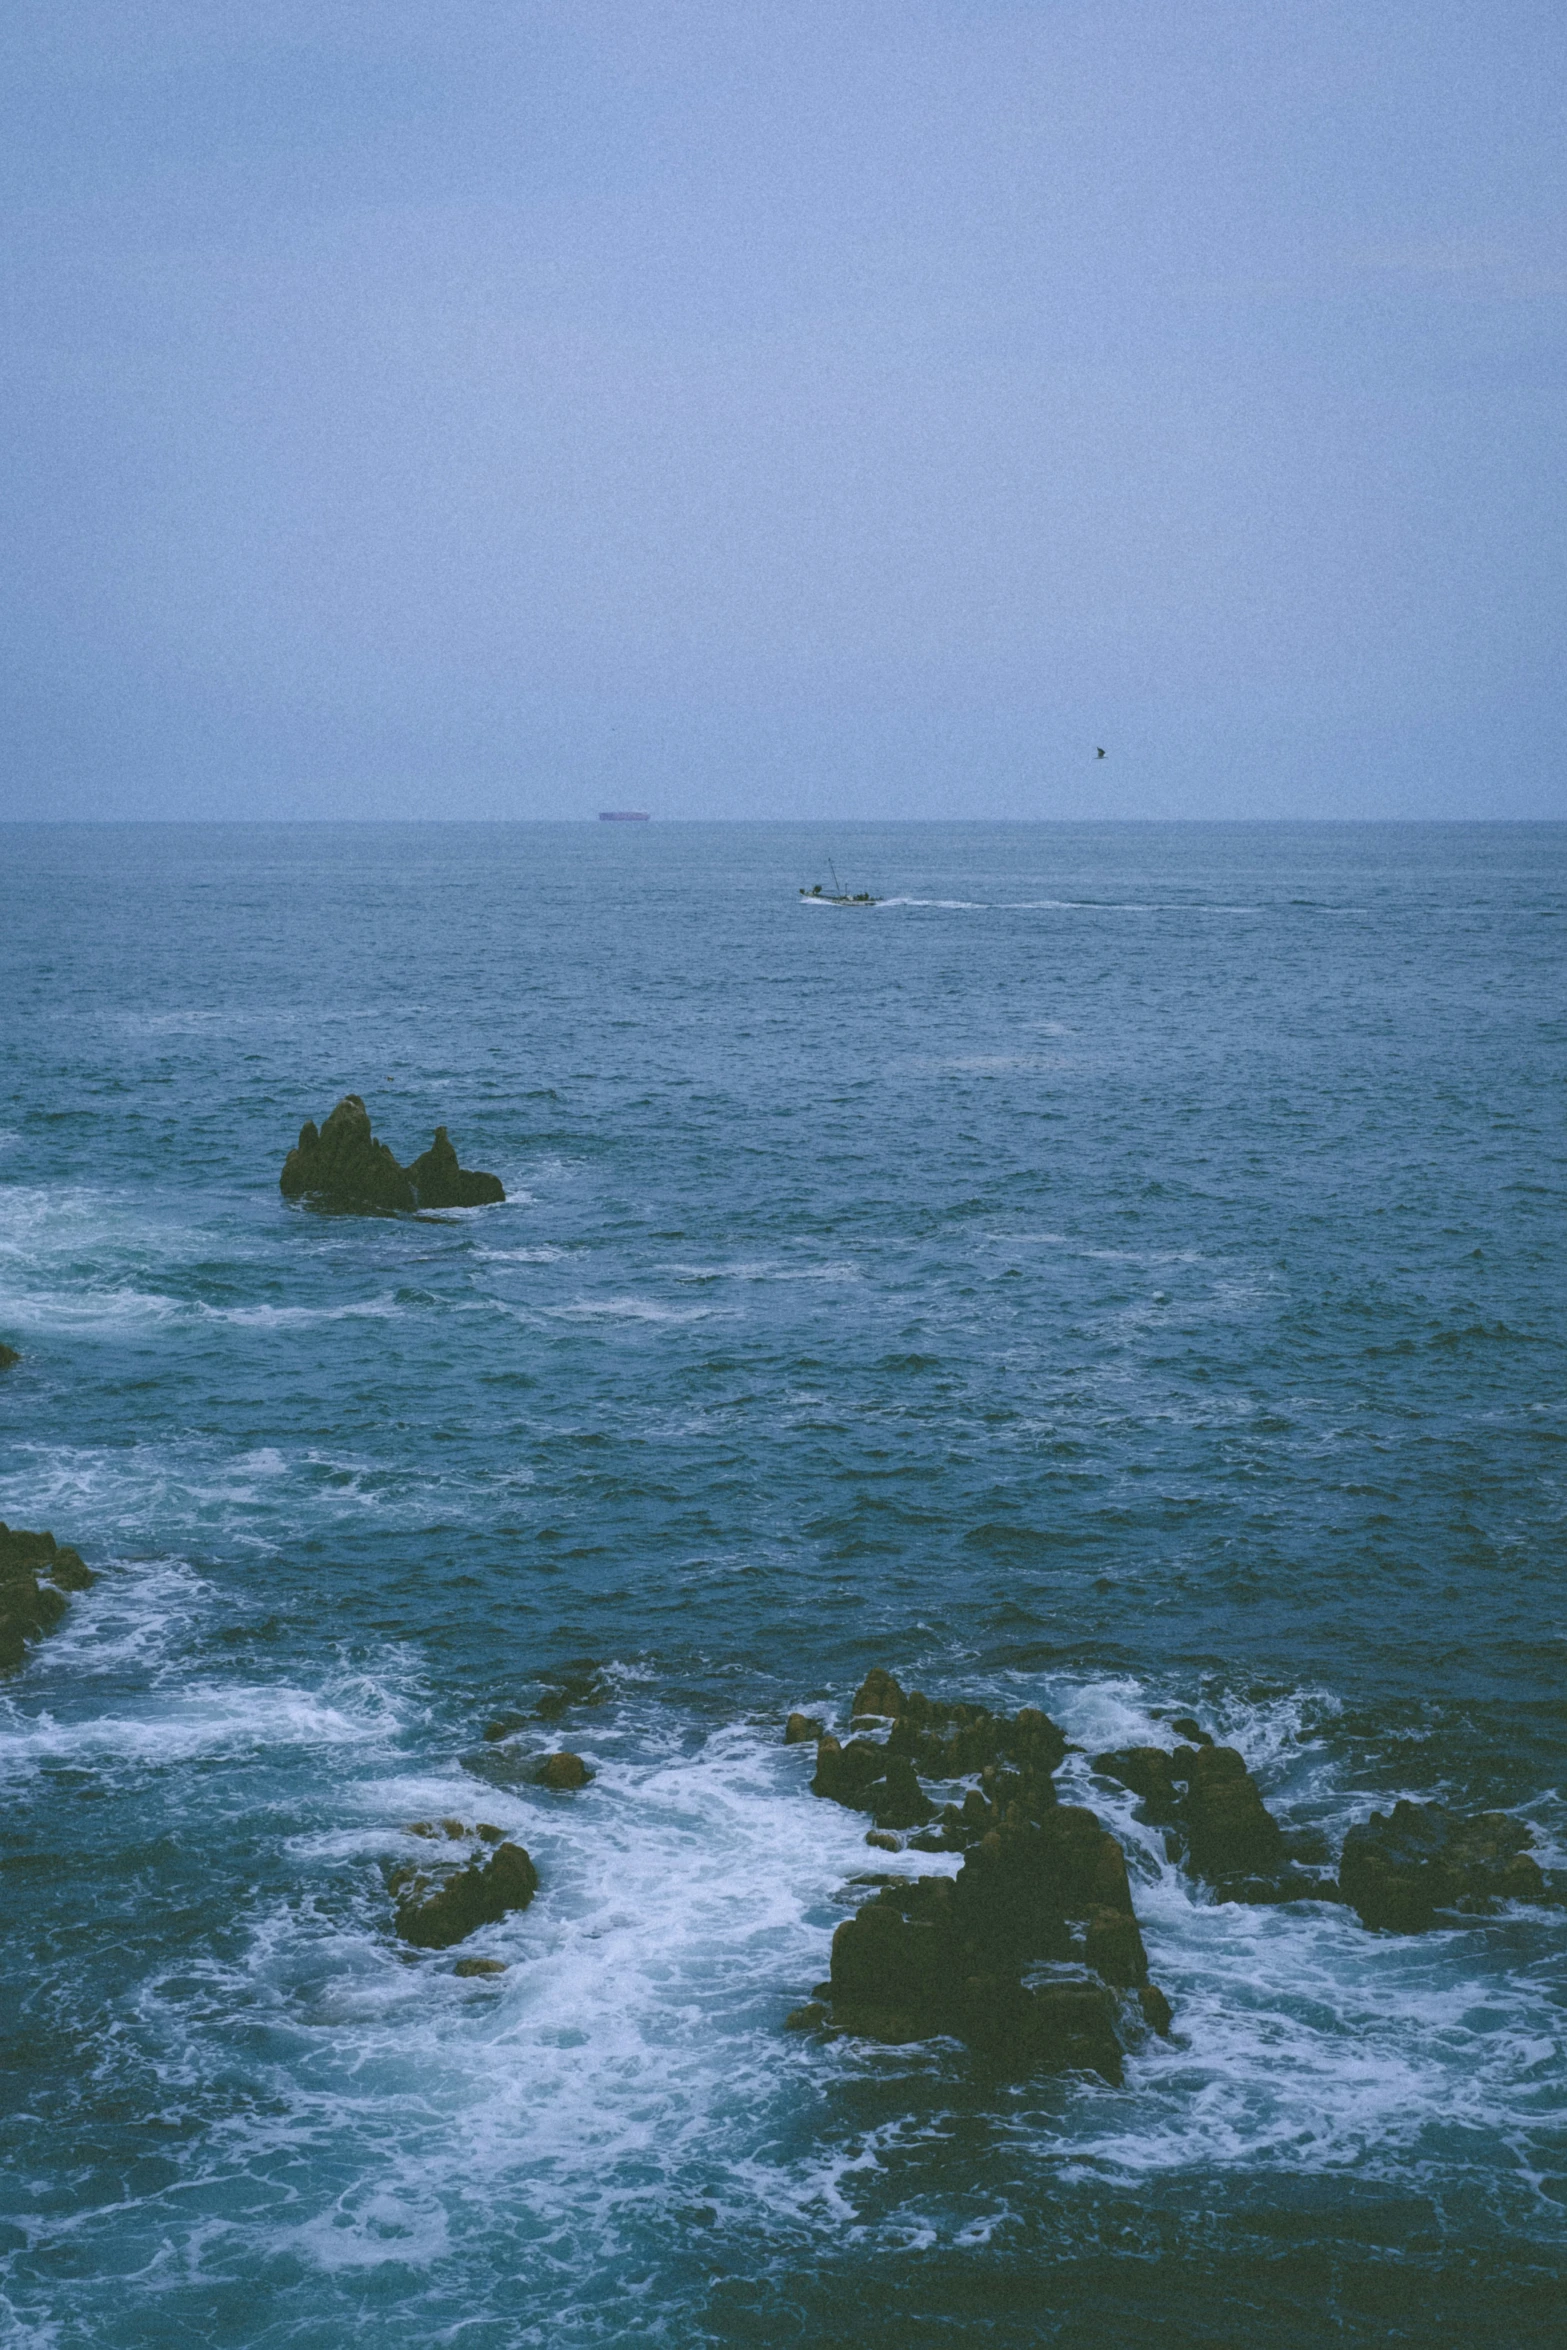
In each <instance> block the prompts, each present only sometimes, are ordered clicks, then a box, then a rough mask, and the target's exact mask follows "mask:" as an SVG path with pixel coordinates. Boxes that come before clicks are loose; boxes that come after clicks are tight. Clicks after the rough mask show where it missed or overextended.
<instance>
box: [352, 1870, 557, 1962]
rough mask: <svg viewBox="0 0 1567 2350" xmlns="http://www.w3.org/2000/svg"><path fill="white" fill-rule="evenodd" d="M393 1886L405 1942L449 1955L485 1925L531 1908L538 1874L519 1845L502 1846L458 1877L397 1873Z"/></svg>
mask: <svg viewBox="0 0 1567 2350" xmlns="http://www.w3.org/2000/svg"><path fill="white" fill-rule="evenodd" d="M388 1884H389V1886H390V1889H391V1891H392V1892H393V1894H394V1895H395V1896H396V1899H397V1931H398V1932H399V1934H401V1936H402V1938H403V1940H404V1941H405V1942H411V1943H413V1944H414V1946H415V1948H416V1949H419V1950H447V1949H449V1948H450V1947H451V1945H452V1943H454V1942H461V1941H464V1940H465V1939H466V1938H467V1936H468V1935H470V1934H472V1933H474V1932H476V1931H477V1929H478V1928H479V1927H480V1926H493V1925H497V1924H498V1923H499V1922H500V1920H501V1919H502V1918H503V1917H507V1916H509V1915H510V1913H511V1912H512V1911H513V1910H518V1909H526V1908H527V1906H528V1904H529V1902H530V1901H531V1900H532V1899H533V1896H534V1894H535V1893H536V1892H537V1891H538V1889H539V1873H538V1871H537V1869H536V1868H535V1867H534V1865H533V1862H532V1861H531V1860H530V1858H529V1857H528V1855H527V1853H526V1852H525V1851H524V1850H523V1848H522V1846H521V1845H520V1844H500V1845H497V1847H496V1848H495V1851H494V1852H493V1854H492V1855H491V1857H490V1858H489V1859H488V1860H480V1859H475V1860H472V1861H470V1862H469V1864H468V1866H467V1867H466V1868H465V1869H460V1870H459V1871H458V1872H457V1873H456V1874H455V1875H454V1876H449V1877H446V1878H444V1879H440V1880H437V1879H436V1878H433V1877H430V1876H427V1875H425V1874H424V1873H423V1872H422V1871H420V1870H417V1869H394V1870H392V1871H391V1873H390V1875H389V1877H388Z"/></svg>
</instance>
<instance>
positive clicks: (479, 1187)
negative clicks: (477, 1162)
mask: <svg viewBox="0 0 1567 2350" xmlns="http://www.w3.org/2000/svg"><path fill="white" fill-rule="evenodd" d="M408 1180H409V1182H410V1183H411V1184H412V1185H413V1187H414V1190H415V1192H416V1194H417V1195H418V1200H419V1205H420V1207H421V1208H488V1207H493V1206H494V1205H495V1204H496V1203H497V1202H498V1201H500V1200H503V1199H504V1198H505V1197H506V1187H505V1185H504V1184H503V1183H502V1181H501V1179H500V1177H499V1176H498V1175H483V1174H480V1173H478V1172H477V1171H475V1170H471V1169H469V1168H467V1167H459V1166H458V1164H457V1153H456V1151H455V1150H454V1149H453V1148H452V1145H451V1143H450V1142H449V1141H448V1140H447V1135H446V1129H445V1127H444V1126H437V1128H436V1130H435V1140H434V1142H433V1143H432V1144H431V1145H430V1148H429V1149H428V1150H427V1151H425V1152H423V1153H422V1154H421V1155H420V1157H418V1158H417V1159H415V1160H414V1162H413V1165H412V1166H411V1167H410V1168H409V1170H408Z"/></svg>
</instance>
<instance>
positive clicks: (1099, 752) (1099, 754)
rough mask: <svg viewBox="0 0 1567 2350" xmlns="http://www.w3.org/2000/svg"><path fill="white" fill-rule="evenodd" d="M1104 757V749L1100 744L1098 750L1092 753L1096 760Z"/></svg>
mask: <svg viewBox="0 0 1567 2350" xmlns="http://www.w3.org/2000/svg"><path fill="white" fill-rule="evenodd" d="M1104 755H1105V747H1104V744H1103V743H1101V744H1100V745H1099V747H1098V749H1097V750H1096V751H1095V753H1094V756H1095V758H1096V759H1102V758H1103V757H1104Z"/></svg>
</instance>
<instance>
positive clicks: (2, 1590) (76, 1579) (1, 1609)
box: [0, 1521, 98, 1672]
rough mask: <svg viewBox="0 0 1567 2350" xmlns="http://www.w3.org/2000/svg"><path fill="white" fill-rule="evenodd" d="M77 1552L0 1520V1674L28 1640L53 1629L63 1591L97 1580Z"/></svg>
mask: <svg viewBox="0 0 1567 2350" xmlns="http://www.w3.org/2000/svg"><path fill="white" fill-rule="evenodd" d="M97 1579H98V1578H97V1577H96V1575H94V1574H93V1572H92V1570H91V1568H90V1567H87V1566H84V1565H83V1563H82V1559H81V1555H80V1553H79V1552H77V1551H74V1550H71V1549H70V1548H68V1547H67V1546H66V1545H65V1544H63V1543H59V1542H56V1540H55V1538H54V1536H53V1535H52V1534H28V1533H25V1532H24V1531H23V1530H22V1528H21V1527H19V1526H18V1527H10V1526H7V1525H6V1524H5V1523H4V1522H3V1521H0V1672H14V1671H15V1669H16V1667H17V1666H18V1665H19V1664H20V1663H21V1662H22V1659H23V1658H24V1657H25V1656H26V1654H27V1646H28V1643H29V1641H32V1640H38V1639H40V1638H41V1637H42V1636H43V1634H44V1633H45V1632H52V1631H53V1630H54V1627H55V1626H56V1624H58V1623H59V1622H60V1620H61V1618H62V1617H63V1616H64V1614H65V1611H66V1593H67V1592H69V1591H86V1590H87V1589H88V1588H89V1586H90V1585H92V1584H93V1583H95V1582H96V1581H97Z"/></svg>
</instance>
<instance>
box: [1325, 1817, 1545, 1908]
mask: <svg viewBox="0 0 1567 2350" xmlns="http://www.w3.org/2000/svg"><path fill="white" fill-rule="evenodd" d="M1533 1841H1534V1839H1533V1837H1532V1835H1531V1833H1530V1831H1529V1829H1528V1828H1527V1827H1526V1826H1525V1825H1524V1823H1523V1822H1522V1820H1515V1819H1513V1818H1512V1817H1511V1816H1510V1815H1509V1814H1508V1813H1507V1812H1501V1811H1483V1812H1479V1813H1476V1814H1475V1815H1473V1816H1472V1817H1470V1818H1468V1819H1466V1818H1464V1817H1463V1816H1462V1815H1461V1814H1459V1813H1457V1812H1452V1811H1449V1810H1448V1809H1447V1807H1446V1806H1445V1805H1444V1804H1440V1803H1425V1804H1420V1803H1395V1804H1394V1806H1393V1809H1392V1811H1391V1812H1373V1813H1372V1815H1371V1817H1370V1819H1369V1820H1367V1821H1366V1822H1365V1823H1364V1824H1363V1825H1362V1826H1360V1827H1358V1828H1351V1829H1350V1831H1349V1834H1348V1835H1347V1836H1346V1837H1345V1839H1344V1852H1343V1858H1342V1859H1341V1860H1340V1862H1339V1884H1340V1886H1341V1887H1342V1889H1343V1893H1344V1897H1345V1899H1346V1900H1347V1901H1348V1902H1349V1903H1350V1904H1351V1905H1352V1906H1353V1908H1354V1909H1355V1911H1356V1913H1357V1915H1358V1916H1359V1918H1360V1921H1361V1923H1362V1925H1366V1926H1385V1927H1389V1928H1391V1929H1392V1930H1393V1931H1394V1932H1395V1933H1401V1934H1418V1933H1421V1932H1423V1931H1424V1930H1425V1928H1426V1927H1428V1926H1430V1925H1432V1924H1434V1923H1435V1920H1436V1914H1437V1912H1438V1910H1462V1911H1468V1912H1469V1913H1471V1914H1475V1913H1483V1912H1484V1911H1486V1910H1488V1909H1490V1908H1492V1907H1493V1906H1494V1905H1495V1903H1496V1902H1498V1901H1538V1900H1540V1899H1541V1898H1542V1896H1543V1895H1544V1893H1545V1879H1544V1877H1543V1876H1542V1875H1541V1873H1540V1867H1539V1863H1538V1862H1537V1861H1535V1860H1533V1859H1532V1858H1531V1857H1530V1853H1529V1846H1530V1845H1531V1844H1532V1843H1533Z"/></svg>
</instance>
